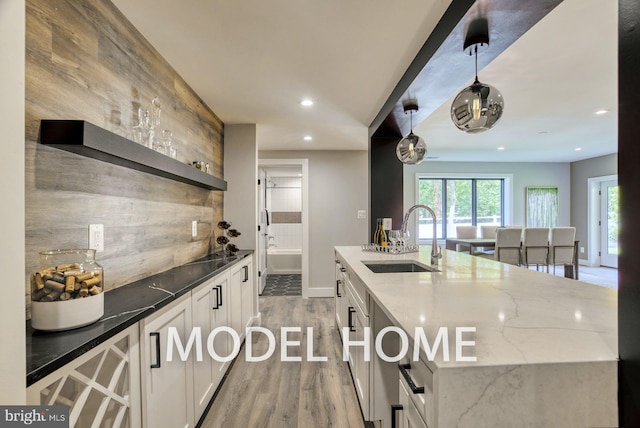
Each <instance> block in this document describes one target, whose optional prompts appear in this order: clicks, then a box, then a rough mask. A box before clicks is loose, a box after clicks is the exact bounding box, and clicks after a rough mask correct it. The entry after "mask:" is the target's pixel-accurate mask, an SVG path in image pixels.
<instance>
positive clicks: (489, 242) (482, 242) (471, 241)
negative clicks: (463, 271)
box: [445, 238, 496, 254]
mask: <svg viewBox="0 0 640 428" xmlns="http://www.w3.org/2000/svg"><path fill="white" fill-rule="evenodd" d="M459 247H466V248H468V249H469V254H473V253H474V252H475V251H474V248H495V247H496V240H495V238H447V239H446V240H445V248H446V249H447V250H453V251H458V248H459Z"/></svg>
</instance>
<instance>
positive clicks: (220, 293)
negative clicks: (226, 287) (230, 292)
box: [216, 285, 222, 308]
mask: <svg viewBox="0 0 640 428" xmlns="http://www.w3.org/2000/svg"><path fill="white" fill-rule="evenodd" d="M216 288H217V289H218V293H217V294H218V296H217V297H218V308H221V307H222V285H216Z"/></svg>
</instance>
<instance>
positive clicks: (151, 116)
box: [133, 96, 178, 159]
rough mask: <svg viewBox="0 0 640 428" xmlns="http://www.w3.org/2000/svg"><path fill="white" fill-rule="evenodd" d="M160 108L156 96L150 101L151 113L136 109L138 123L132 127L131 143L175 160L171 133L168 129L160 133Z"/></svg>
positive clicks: (175, 152)
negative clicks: (138, 144)
mask: <svg viewBox="0 0 640 428" xmlns="http://www.w3.org/2000/svg"><path fill="white" fill-rule="evenodd" d="M161 107H162V105H161V104H160V99H159V98H158V97H157V96H156V97H154V98H153V100H151V111H149V110H148V109H145V108H143V107H139V108H138V123H137V124H136V125H134V126H133V141H135V142H136V143H140V144H142V145H143V146H145V147H148V148H150V149H152V150H155V151H156V152H158V153H162V154H163V155H165V156H170V157H172V158H173V159H176V157H177V155H178V152H177V151H176V149H175V148H173V147H172V145H171V144H172V138H173V132H171V131H170V130H168V129H165V130H162V131H160V116H161V114H162V108H161Z"/></svg>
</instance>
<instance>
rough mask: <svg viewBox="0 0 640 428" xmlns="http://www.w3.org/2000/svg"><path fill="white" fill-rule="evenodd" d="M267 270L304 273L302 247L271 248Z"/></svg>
mask: <svg viewBox="0 0 640 428" xmlns="http://www.w3.org/2000/svg"><path fill="white" fill-rule="evenodd" d="M267 270H268V272H269V273H302V249H300V248H291V249H286V248H275V247H271V248H269V249H268V250H267Z"/></svg>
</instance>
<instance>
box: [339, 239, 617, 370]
mask: <svg viewBox="0 0 640 428" xmlns="http://www.w3.org/2000/svg"><path fill="white" fill-rule="evenodd" d="M336 251H337V252H338V254H339V255H340V256H341V257H342V258H343V259H344V261H345V262H346V263H347V264H348V265H349V267H350V268H351V271H352V272H353V273H354V274H355V275H356V276H357V277H358V278H359V279H360V280H361V282H362V283H364V285H365V287H366V289H367V291H368V292H369V294H370V296H371V298H372V299H373V300H374V301H375V303H376V304H377V305H378V306H380V307H381V309H382V310H383V311H384V312H385V313H386V314H387V316H389V318H390V320H391V321H392V322H393V323H394V324H395V325H396V326H398V327H400V328H402V329H403V330H404V331H405V332H406V333H407V335H408V336H409V338H410V340H411V343H413V341H414V340H415V337H414V329H415V327H423V328H424V330H425V332H426V336H427V338H428V340H429V342H430V343H432V342H433V339H434V338H435V335H436V333H437V331H438V329H439V328H440V327H447V328H448V330H449V347H450V350H451V354H450V361H448V362H447V361H444V360H443V358H442V352H438V354H437V356H436V358H435V359H434V360H433V361H431V362H430V364H429V365H430V366H432V369H437V368H451V367H468V366H474V367H479V366H506V365H509V366H510V365H527V364H545V363H576V362H605V361H609V362H615V361H617V358H618V330H617V292H616V290H612V289H608V288H604V287H599V286H596V285H591V284H587V283H584V282H580V281H576V280H573V279H568V278H562V277H556V276H553V275H550V274H547V273H546V272H536V271H532V270H528V269H525V268H522V267H517V266H512V265H508V264H503V263H498V262H495V261H493V260H488V259H484V258H481V257H476V256H470V255H468V254H463V253H457V252H454V251H447V250H443V251H442V253H443V257H442V259H440V261H439V264H438V266H437V268H438V269H439V270H441V272H433V273H431V272H423V273H373V272H371V271H370V270H369V269H368V268H367V267H366V266H365V265H364V264H363V263H362V261H378V260H418V261H420V262H421V263H423V264H425V265H429V259H430V251H431V247H430V246H422V247H421V248H420V252H419V253H410V254H404V255H390V254H381V253H373V252H365V251H362V250H361V249H360V247H336ZM560 269H561V268H560ZM456 327H475V328H476V333H475V335H474V333H465V334H464V336H463V337H464V339H465V340H475V347H469V348H465V352H464V354H463V355H465V356H476V357H477V361H476V362H456V361H455V328H456ZM469 351H472V352H469ZM434 366H435V367H434Z"/></svg>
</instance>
